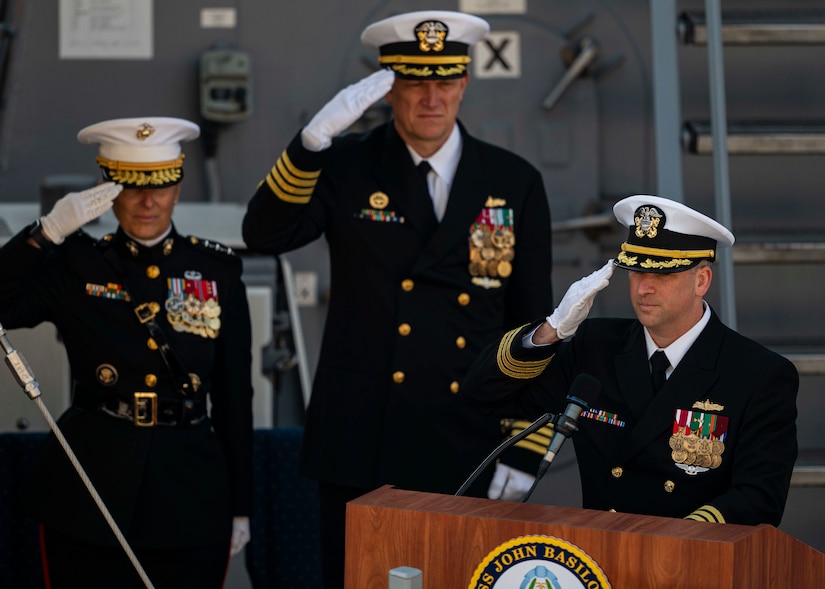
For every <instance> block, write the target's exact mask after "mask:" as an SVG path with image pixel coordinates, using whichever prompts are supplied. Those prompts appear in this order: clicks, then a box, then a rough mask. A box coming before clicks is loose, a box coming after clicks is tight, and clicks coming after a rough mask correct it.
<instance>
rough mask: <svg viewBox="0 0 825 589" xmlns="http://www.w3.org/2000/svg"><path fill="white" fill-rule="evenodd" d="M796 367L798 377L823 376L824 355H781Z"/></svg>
mask: <svg viewBox="0 0 825 589" xmlns="http://www.w3.org/2000/svg"><path fill="white" fill-rule="evenodd" d="M783 356H785V357H786V358H787V359H788V360H790V361H791V362H793V365H794V366H796V370H797V372H799V374H800V376H817V375H823V374H825V354H813V353H812V354H783Z"/></svg>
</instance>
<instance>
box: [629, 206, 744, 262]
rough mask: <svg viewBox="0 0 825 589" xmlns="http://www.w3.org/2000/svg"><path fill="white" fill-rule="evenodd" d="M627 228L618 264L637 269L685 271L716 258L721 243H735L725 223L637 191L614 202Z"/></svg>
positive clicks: (724, 244) (730, 244)
mask: <svg viewBox="0 0 825 589" xmlns="http://www.w3.org/2000/svg"><path fill="white" fill-rule="evenodd" d="M613 214H614V215H616V219H617V220H618V221H619V223H621V224H622V225H624V226H625V227H627V228H628V230H629V231H628V236H627V240H626V241H625V242H624V243H623V244H622V251H621V252H620V253H619V255H618V256H616V262H615V263H616V266H619V267H620V268H626V269H628V270H636V271H638V272H658V273H662V274H667V273H672V272H682V271H684V270H687V269H689V268H693V267H694V266H696V264H698V263H699V262H700V261H702V260H708V261H710V262H713V261H714V260H716V251H717V249H718V248H720V247H730V246H732V245H733V242H734V237H733V233H731V232H730V231H729V230H728V229H727V228H726V227H724V226H723V225H722V224H720V223H718V222H716V221H714V220H713V219H711V218H710V217H708V216H706V215H703V214H702V213H700V212H698V211H695V210H693V209H692V208H690V207H688V206H685V205H683V204H682V203H680V202H676V201H674V200H670V199H667V198H662V197H660V196H650V195H645V194H637V195H634V196H628V197H627V198H624V199H622V200H620V201H619V202H617V203H616V204H615V205H614V206H613Z"/></svg>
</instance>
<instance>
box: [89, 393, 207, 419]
mask: <svg viewBox="0 0 825 589" xmlns="http://www.w3.org/2000/svg"><path fill="white" fill-rule="evenodd" d="M75 404H76V405H78V404H77V403H75ZM78 406H80V407H83V406H84V405H83V404H80V405H78ZM85 408H87V409H89V408H90V407H85ZM95 408H96V409H99V410H100V411H102V412H103V413H105V414H106V415H109V416H111V417H116V418H117V419H123V420H125V421H131V422H132V423H133V424H134V425H135V427H155V426H171V427H191V426H194V425H198V424H199V423H201V422H202V421H203V420H204V419H206V400H205V399H180V400H172V401H170V400H165V399H164V400H160V399H158V395H157V393H151V392H136V393H134V394H133V396H132V398H131V399H128V400H126V399H123V398H121V397H112V398H110V399H106V400H105V401H104V402H102V403H100V404H98V405H97V407H95Z"/></svg>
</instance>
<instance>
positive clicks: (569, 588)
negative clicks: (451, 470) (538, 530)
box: [468, 536, 610, 589]
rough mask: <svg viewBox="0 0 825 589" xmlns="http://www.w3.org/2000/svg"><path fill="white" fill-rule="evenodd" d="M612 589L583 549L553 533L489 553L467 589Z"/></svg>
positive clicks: (525, 538)
mask: <svg viewBox="0 0 825 589" xmlns="http://www.w3.org/2000/svg"><path fill="white" fill-rule="evenodd" d="M505 588H507V589H515V588H518V589H582V588H584V589H610V582H609V581H608V580H607V577H606V576H605V574H604V572H603V571H602V569H601V568H599V565H598V564H596V562H595V561H594V560H593V559H592V558H590V556H588V555H587V554H586V553H585V552H584V551H583V550H582V549H581V548H579V547H577V546H575V545H573V544H570V543H569V542H566V541H564V540H561V539H559V538H554V537H553V536H520V537H518V538H514V539H512V540H508V541H507V542H505V543H504V544H501V545H500V546H498V547H496V548H495V549H494V550H493V551H492V552H490V553H489V554H488V555H487V556H486V558H485V559H484V561H482V563H481V564H480V565H478V568H476V572H475V574H473V578H472V580H471V581H470V585H469V588H468V589H505Z"/></svg>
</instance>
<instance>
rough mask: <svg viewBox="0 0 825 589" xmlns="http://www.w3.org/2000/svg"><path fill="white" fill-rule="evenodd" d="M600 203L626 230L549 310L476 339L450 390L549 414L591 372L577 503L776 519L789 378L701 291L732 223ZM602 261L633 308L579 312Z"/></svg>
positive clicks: (678, 210) (634, 199) (784, 467)
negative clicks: (464, 371)
mask: <svg viewBox="0 0 825 589" xmlns="http://www.w3.org/2000/svg"><path fill="white" fill-rule="evenodd" d="M613 210H614V213H615V215H616V218H617V219H618V220H619V222H620V223H622V224H623V225H624V226H625V227H627V228H628V236H627V240H626V241H625V242H624V243H623V244H622V246H621V251H620V252H619V254H618V255H617V257H616V260H615V262H614V261H612V260H611V261H609V262H608V263H607V264H606V265H604V266H603V267H602V268H600V269H599V270H596V271H595V272H593V273H592V274H590V275H588V276H586V277H584V278H582V279H581V280H579V281H577V282H575V283H573V285H571V286H570V288H569V289H568V291H567V293H566V294H565V296H564V297H563V298H562V300H561V302H560V303H559V305H558V307H557V308H556V309H555V310H554V311H553V312H552V314H551V315H550V316H549V317H547V318H546V319H544V318H542V319H540V320H537V321H535V322H533V323H530V324H528V325H525V326H523V327H520V328H517V329H514V330H512V331H511V332H509V333H507V334H506V335H505V336H504V337H503V338H502V339H501V341H499V342H497V343H495V344H492V345H491V346H489V347H488V348H487V349H485V351H484V352H483V353H482V354H481V355H480V356H479V357H478V358H477V361H476V362H475V363H474V365H473V367H472V368H471V369H470V372H469V373H468V376H467V379H466V381H465V383H464V386H463V387H462V393H463V394H464V395H466V396H467V397H469V398H471V399H472V400H474V401H475V402H476V403H477V404H479V405H481V406H483V407H484V408H485V409H487V410H488V411H492V412H494V413H495V412H499V413H501V414H503V415H506V414H511V413H513V412H518V413H520V414H524V415H531V416H533V417H534V418H536V417H539V416H540V415H542V414H544V413H545V412H547V411H553V412H555V411H559V412H560V411H562V410H563V409H564V407H565V403H566V401H565V398H566V395H567V392H568V391H569V389H570V386H571V383H572V382H573V381H574V379H575V378H576V376H577V375H578V374H582V373H586V374H590V375H592V376H594V377H596V378H597V379H598V380H599V381H600V382H601V392H600V395H599V396H598V398H597V399H596V400H595V402H594V403H593V404H592V406H591V407H590V408H589V409H588V410H586V411H584V412H583V413H582V415H581V418H580V419H579V431H578V433H576V434H575V435H574V436H573V438H572V439H573V442H574V444H575V449H576V456H577V459H578V464H579V471H580V477H581V485H582V501H583V507H584V508H588V509H601V510H615V511H618V512H627V513H639V514H648V515H658V516H668V517H676V518H688V519H694V520H699V521H705V522H717V523H736V524H760V523H767V524H772V525H774V526H776V525H779V523H780V521H781V519H782V513H783V511H784V508H785V501H786V499H787V496H788V488H789V486H790V480H791V474H792V471H793V465H794V462H795V460H796V455H797V440H796V414H797V410H796V395H797V389H798V386H799V378H798V374H797V371H796V369H795V367H794V365H793V364H792V363H791V362H790V361H788V360H787V359H786V358H784V357H783V356H780V355H779V354H776V353H774V352H773V351H770V350H768V349H766V348H765V347H763V346H762V345H760V344H759V343H757V342H755V341H752V340H750V339H748V338H746V337H744V336H742V335H741V334H739V333H737V332H736V331H734V330H732V329H730V328H729V327H727V326H725V325H724V324H723V323H722V321H721V320H720V318H719V317H718V316H717V315H716V313H715V312H714V310H713V309H712V308H711V307H710V305H709V304H708V303H707V302H706V301H705V299H704V297H705V294H706V293H707V292H708V289H709V287H710V285H711V279H712V277H713V270H712V262H713V261H714V260H715V259H716V252H717V249H718V248H720V247H729V246H732V245H733V241H734V237H733V234H732V233H731V232H730V231H729V230H728V229H727V228H725V227H724V226H722V225H721V224H719V223H717V222H716V221H714V220H713V219H711V218H709V217H707V216H705V215H703V214H701V213H699V212H698V211H695V210H693V209H691V208H689V207H687V206H685V205H683V204H681V203H678V202H674V201H672V200H668V199H664V198H659V197H655V196H646V195H636V196H631V197H628V198H626V199H623V200H621V201H619V202H618V203H616V204H615V206H614V209H613ZM614 267H618V268H621V269H624V270H627V271H628V272H629V275H628V278H629V286H630V288H629V294H630V302H631V304H632V307H633V310H634V311H635V315H636V318H635V319H630V318H627V319H624V318H590V319H588V318H587V315H588V314H589V312H590V309H591V305H592V304H593V301H594V298H595V296H596V294H597V293H598V292H599V291H601V290H602V289H604V288H605V287H606V286H607V285H608V282H609V280H610V278H611V276H612V272H613V268H614ZM658 358H661V359H662V360H661V364H660V363H659V361H657V359H658ZM657 368H658V370H657ZM657 373H659V374H661V376H660V377H659V378H657Z"/></svg>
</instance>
